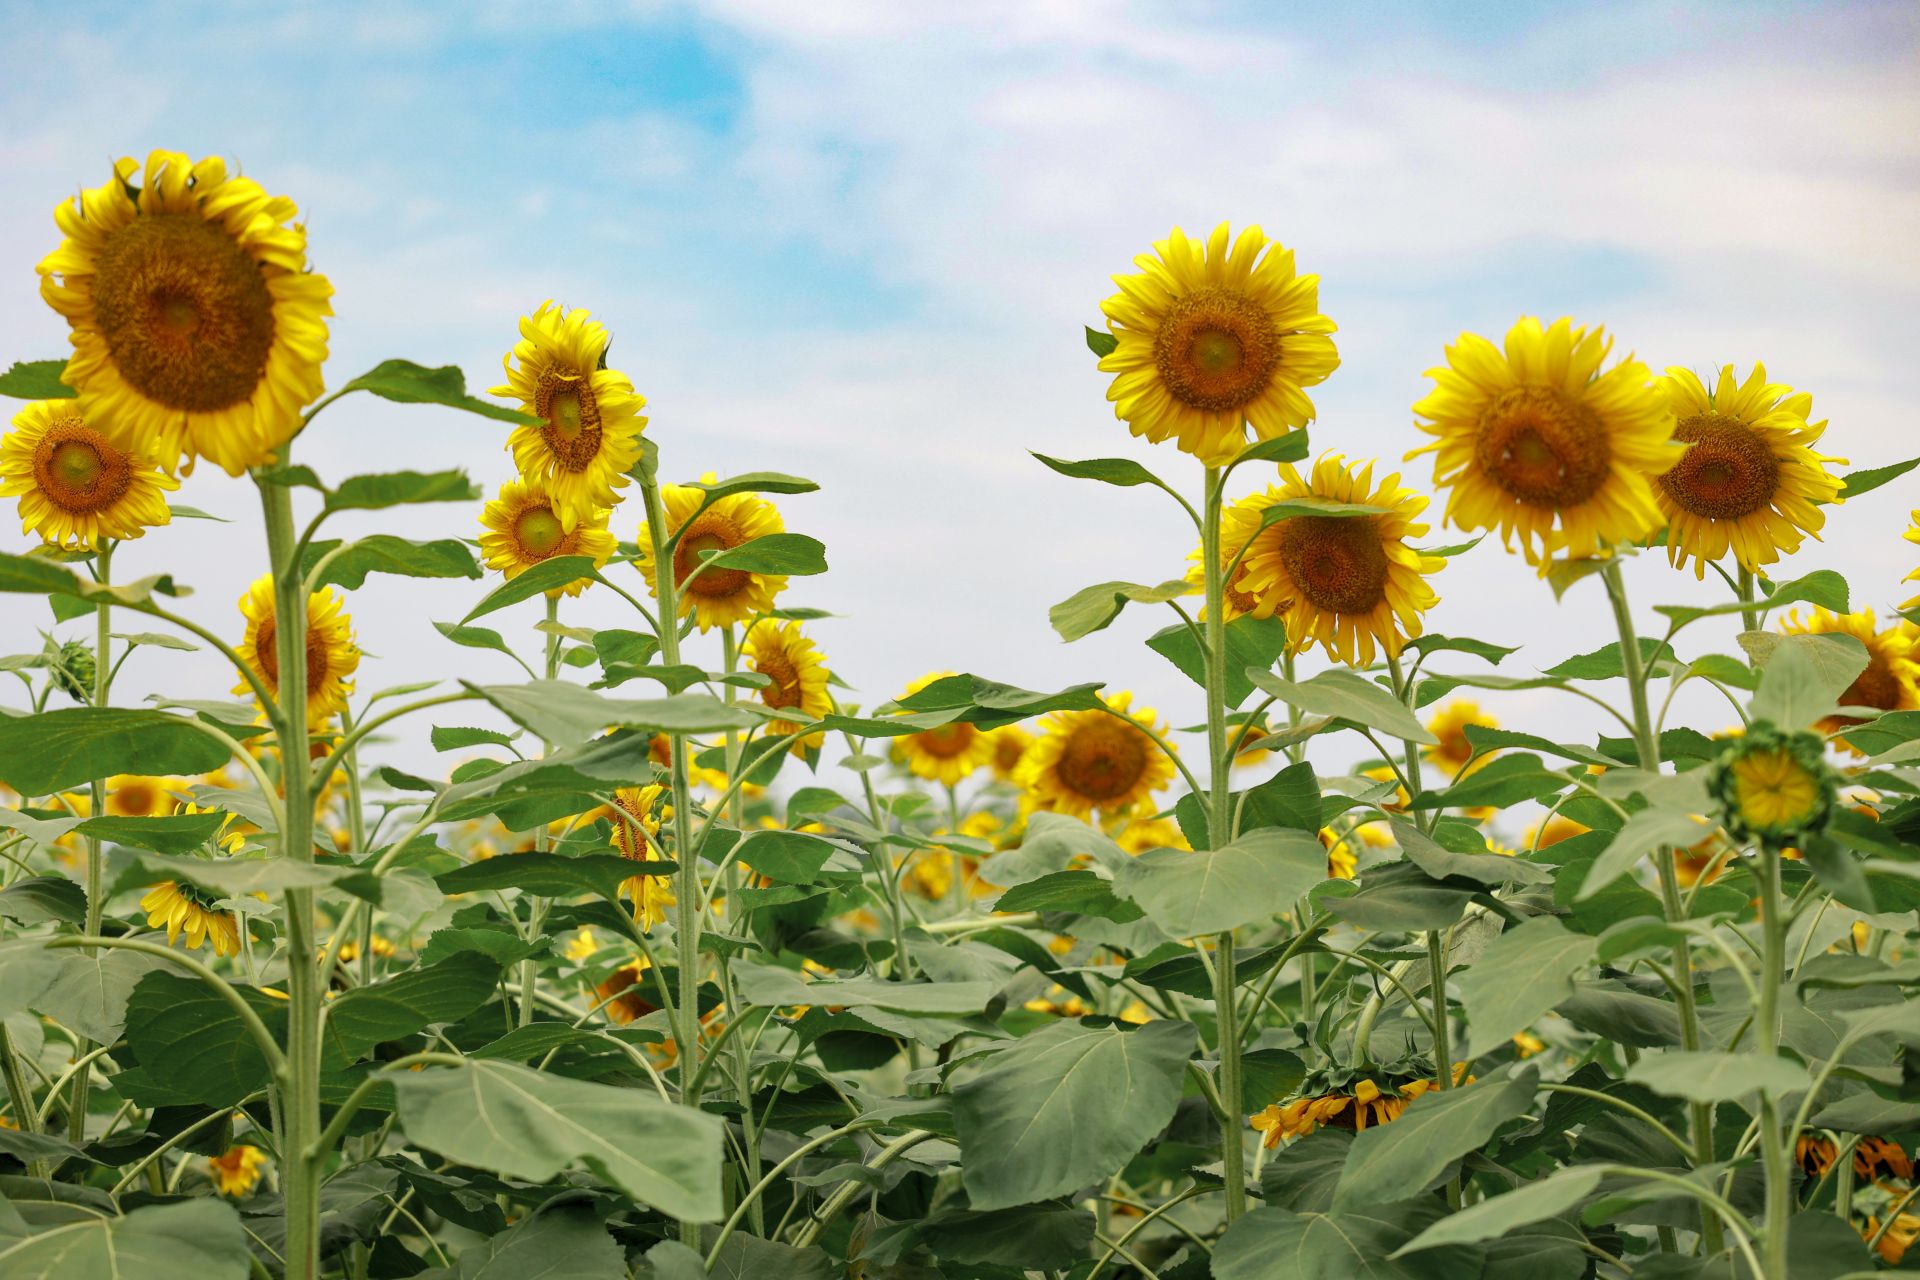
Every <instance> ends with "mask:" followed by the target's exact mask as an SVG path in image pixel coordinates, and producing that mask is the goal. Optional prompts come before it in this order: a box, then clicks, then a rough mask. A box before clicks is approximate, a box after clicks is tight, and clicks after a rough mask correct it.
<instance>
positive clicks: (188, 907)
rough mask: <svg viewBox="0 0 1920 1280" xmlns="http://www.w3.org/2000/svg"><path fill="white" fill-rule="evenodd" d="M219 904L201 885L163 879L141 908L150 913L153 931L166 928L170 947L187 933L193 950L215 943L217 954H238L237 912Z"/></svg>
mask: <svg viewBox="0 0 1920 1280" xmlns="http://www.w3.org/2000/svg"><path fill="white" fill-rule="evenodd" d="M217 902H219V899H218V898H216V897H215V896H214V895H212V894H210V893H208V892H207V891H206V890H204V889H202V888H200V887H199V886H197V885H192V884H188V883H187V882H186V881H184V880H163V881H161V882H160V883H159V884H157V885H155V886H154V887H153V888H151V889H149V890H148V891H147V893H146V895H145V896H144V897H142V898H141V899H140V909H141V910H142V911H144V912H146V913H147V927H148V928H149V929H160V928H165V929H166V931H167V945H168V946H172V945H173V944H174V943H175V942H176V941H178V940H179V938H180V935H181V934H183V933H184V934H185V935H186V937H187V946H188V947H189V948H190V949H192V950H195V951H198V950H199V949H200V948H201V947H202V946H203V945H204V944H206V943H207V942H209V941H211V942H212V943H213V953H214V954H215V955H217V956H231V955H238V954H239V952H240V924H239V921H238V920H236V919H235V917H234V914H233V912H231V911H222V910H220V908H219V907H217V906H216V905H215V904H216V903H217Z"/></svg>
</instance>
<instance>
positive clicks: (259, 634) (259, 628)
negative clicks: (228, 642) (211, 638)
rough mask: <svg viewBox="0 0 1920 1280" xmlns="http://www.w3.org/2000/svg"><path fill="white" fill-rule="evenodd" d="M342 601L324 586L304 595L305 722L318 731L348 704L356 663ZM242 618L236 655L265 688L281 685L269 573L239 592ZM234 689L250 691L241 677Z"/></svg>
mask: <svg viewBox="0 0 1920 1280" xmlns="http://www.w3.org/2000/svg"><path fill="white" fill-rule="evenodd" d="M344 603H345V602H344V601H343V600H342V599H341V598H340V597H339V596H338V595H336V594H334V591H333V588H332V587H328V588H326V589H325V590H322V591H316V592H314V593H313V594H312V595H310V596H308V597H307V723H308V724H309V725H312V726H313V727H314V732H316V733H317V732H319V730H320V727H321V726H322V724H323V723H324V722H325V721H326V720H327V719H328V718H330V717H331V716H333V715H335V714H337V713H339V712H341V711H345V710H346V709H347V696H348V695H349V694H351V693H352V692H353V683H352V682H351V681H350V680H348V679H347V677H348V676H351V675H352V674H353V673H354V670H355V669H356V668H357V667H359V665H360V648H359V646H358V645H356V644H355V643H354V642H353V619H352V618H350V617H348V616H347V615H346V614H345V613H343V612H342V611H341V605H342V604H344ZM240 612H241V613H243V614H245V615H246V618H247V634H246V636H245V637H244V638H242V639H241V641H240V644H239V646H238V649H239V653H240V657H241V658H242V659H244V660H245V662H246V664H247V666H248V667H250V668H252V670H253V672H254V674H255V675H257V676H259V677H260V679H261V681H262V682H263V683H264V684H265V685H266V686H267V688H269V689H271V690H273V691H274V692H276V693H278V692H279V689H280V652H279V649H278V648H277V643H278V635H277V634H276V629H275V626H274V609H273V575H272V574H268V575H267V576H265V577H263V578H261V579H259V580H258V581H256V582H255V583H254V584H253V585H252V586H251V587H249V588H247V594H245V595H243V596H241V597H240ZM233 691H234V692H235V693H250V692H252V686H251V685H249V684H247V683H246V681H244V680H243V681H241V682H240V683H239V684H237V685H235V686H234V689H233Z"/></svg>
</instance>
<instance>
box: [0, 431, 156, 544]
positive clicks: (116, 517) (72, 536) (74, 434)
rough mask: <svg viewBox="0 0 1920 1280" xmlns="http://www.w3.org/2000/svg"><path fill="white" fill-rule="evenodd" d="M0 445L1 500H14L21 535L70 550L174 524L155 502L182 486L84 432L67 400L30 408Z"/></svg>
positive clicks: (99, 436) (101, 436)
mask: <svg viewBox="0 0 1920 1280" xmlns="http://www.w3.org/2000/svg"><path fill="white" fill-rule="evenodd" d="M13 426H14V429H13V430H12V431H10V432H8V433H7V435H6V436H5V437H4V438H0V498H19V499H20V528H21V529H22V530H23V531H24V532H27V533H32V534H37V535H38V536H39V537H40V538H41V540H42V541H45V542H48V543H51V544H52V545H54V546H56V547H67V548H71V549H73V550H76V551H77V550H85V549H90V548H92V547H93V546H94V545H95V544H96V543H98V542H101V541H103V540H105V539H108V538H115V539H127V538H137V537H139V536H140V535H141V534H143V533H145V532H146V531H147V529H148V528H149V527H151V526H154V525H162V524H166V523H167V522H168V521H170V520H172V519H173V513H172V512H171V511H169V510H168V509H167V503H166V499H165V498H163V497H161V496H160V495H161V494H162V493H163V492H164V491H166V490H169V489H178V488H179V487H180V482H179V481H178V480H176V479H174V478H173V477H172V476H169V475H165V474H163V473H161V472H160V471H159V470H158V469H156V468H155V467H154V465H153V463H152V462H151V461H149V460H148V459H146V458H144V457H142V456H140V455H139V454H137V453H132V452H129V451H127V450H125V449H122V448H121V447H120V446H118V445H116V444H114V443H113V442H111V441H110V440H108V439H107V437H106V436H105V435H104V434H103V433H101V432H100V431H97V430H95V429H94V428H93V427H91V426H89V425H88V424H87V420H86V419H85V418H84V417H82V416H81V414H80V411H79V410H78V409H77V408H75V407H74V402H73V401H71V400H36V401H34V402H33V403H31V404H29V405H27V406H26V408H24V409H22V410H20V412H19V413H17V414H15V415H14V419H13Z"/></svg>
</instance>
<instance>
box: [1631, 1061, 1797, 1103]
mask: <svg viewBox="0 0 1920 1280" xmlns="http://www.w3.org/2000/svg"><path fill="white" fill-rule="evenodd" d="M1626 1078H1627V1079H1628V1080H1629V1081H1631V1082H1632V1083H1634V1084H1643V1085H1645V1086H1646V1087H1647V1088H1649V1089H1651V1090H1653V1091H1654V1092H1655V1093H1662V1094H1665V1095H1667V1096H1668V1097H1670V1098H1685V1099H1687V1100H1688V1101H1690V1102H1730V1101H1733V1100H1734V1099H1736V1098H1745V1097H1749V1096H1751V1095H1752V1094H1754V1093H1757V1092H1765V1093H1768V1094H1771V1095H1773V1096H1774V1097H1776V1098H1777V1097H1780V1096H1781V1095H1783V1094H1788V1093H1794V1092H1797V1091H1799V1090H1802V1089H1805V1088H1806V1087H1807V1086H1808V1085H1809V1084H1811V1083H1812V1079H1811V1077H1809V1076H1808V1074H1807V1069H1806V1068H1805V1067H1803V1066H1801V1065H1800V1064H1799V1063H1797V1062H1794V1061H1793V1060H1791V1059H1789V1058H1768V1057H1762V1056H1760V1055H1758V1054H1753V1053H1719V1052H1715V1051H1709V1050H1698V1051H1694V1052H1688V1051H1686V1050H1681V1049H1668V1050H1665V1051H1664V1052H1660V1053H1649V1054H1645V1055H1643V1056H1642V1057H1641V1058H1640V1060H1639V1061H1638V1062H1636V1063H1634V1064H1633V1065H1632V1066H1631V1067H1629V1068H1627V1077H1626Z"/></svg>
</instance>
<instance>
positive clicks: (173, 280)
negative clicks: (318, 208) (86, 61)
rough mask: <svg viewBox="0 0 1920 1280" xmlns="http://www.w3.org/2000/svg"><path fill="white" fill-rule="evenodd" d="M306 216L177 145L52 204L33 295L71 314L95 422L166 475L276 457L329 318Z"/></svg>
mask: <svg viewBox="0 0 1920 1280" xmlns="http://www.w3.org/2000/svg"><path fill="white" fill-rule="evenodd" d="M136 180H138V183H139V185H136ZM298 212H299V211H298V210H297V209H296V208H295V207H294V203H293V201H291V200H289V199H287V198H286V197H285V196H269V195H268V194H267V193H266V191H265V190H264V189H263V188H262V187H261V186H260V184H259V183H257V182H255V181H254V180H253V179H251V178H243V177H238V176H230V175H229V174H228V173H227V166H226V162H225V161H223V160H220V159H218V158H211V157H210V158H208V159H205V160H201V161H198V162H195V161H191V160H189V159H188V158H187V157H186V156H184V155H181V154H179V153H177V152H172V151H155V152H153V153H151V154H150V155H149V156H148V157H147V163H146V167H145V171H144V173H143V172H142V169H141V166H140V165H139V164H137V163H135V162H134V161H133V160H131V159H124V160H121V161H120V162H119V163H117V164H116V165H115V166H114V172H113V178H112V179H111V180H110V181H108V182H107V183H106V184H105V185H103V186H100V187H96V188H94V189H92V190H90V191H84V192H82V193H81V194H80V196H79V198H78V199H76V200H73V201H71V202H66V203H62V204H61V205H60V206H58V207H57V208H56V209H55V210H54V215H53V217H54V221H55V223H57V224H58V225H59V228H60V231H61V234H62V235H63V236H64V237H65V238H64V239H63V240H62V241H61V242H60V247H59V248H57V249H55V250H54V251H53V252H52V253H50V254H48V255H47V256H46V257H45V258H44V259H43V260H42V261H41V263H40V265H39V268H38V270H39V273H40V295H41V297H43V298H45V299H46V301H47V302H48V304H49V305H51V306H52V307H53V309H54V310H55V311H58V312H59V313H60V314H61V315H63V316H65V317H66V319H67V323H68V325H69V327H70V330H71V332H70V334H69V337H70V339H71V341H72V343H73V356H72V358H71V359H69V360H68V361H67V369H66V373H65V374H64V375H63V378H64V380H65V381H66V382H67V383H68V384H69V385H70V386H72V387H73V388H74V389H75V390H77V391H78V392H79V393H80V408H81V410H82V411H83V412H84V413H85V415H86V418H87V420H88V421H89V422H93V423H97V424H98V425H99V426H100V427H101V429H102V430H104V431H106V432H107V433H109V434H110V435H111V436H112V438H113V440H114V442H115V443H116V444H117V445H118V446H119V447H120V448H122V449H124V450H127V451H129V452H131V453H134V454H137V455H139V456H141V457H143V458H151V459H153V460H154V461H155V462H157V463H158V464H159V465H160V466H161V467H163V468H165V469H166V471H167V473H168V474H169V475H171V474H173V472H174V471H175V469H176V468H177V467H178V466H179V465H180V463H181V461H182V460H183V459H184V460H186V461H187V462H188V463H189V464H191V461H192V460H193V459H194V458H196V457H207V458H211V459H212V460H213V461H214V462H215V463H216V464H218V465H219V466H221V467H223V468H225V469H226V471H227V472H228V473H229V474H232V475H239V474H240V472H241V471H242V470H244V469H245V468H247V467H250V466H254V465H256V464H258V463H263V462H267V461H270V460H271V459H272V458H273V456H274V451H275V450H277V449H278V448H279V447H280V446H281V445H282V444H285V443H286V442H287V441H288V440H289V439H291V438H292V436H293V434H294V432H296V431H298V430H299V429H300V414H301V410H302V409H304V408H305V407H306V405H308V404H309V403H311V402H312V401H313V400H314V399H315V398H317V397H318V396H319V394H320V391H321V380H320V365H321V363H322V362H323V361H325V360H326V357H327V323H326V317H328V316H329V315H331V314H333V309H332V307H331V306H330V305H328V299H329V298H331V297H332V296H333V286H332V285H331V284H329V283H328V282H327V279H326V277H325V276H320V275H315V274H313V273H311V272H309V271H308V270H307V233H306V229H305V228H304V227H302V226H300V225H299V224H297V223H295V222H294V221H293V219H294V218H295V217H296V216H297V215H298Z"/></svg>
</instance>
